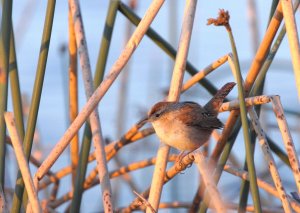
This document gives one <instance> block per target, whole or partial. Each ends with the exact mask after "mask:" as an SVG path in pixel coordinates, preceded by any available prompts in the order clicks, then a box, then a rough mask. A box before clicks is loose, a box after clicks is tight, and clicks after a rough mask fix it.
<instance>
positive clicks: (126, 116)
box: [6, 0, 299, 212]
mask: <svg viewBox="0 0 300 213" xmlns="http://www.w3.org/2000/svg"><path fill="white" fill-rule="evenodd" d="M123 2H124V3H126V4H128V5H130V4H131V5H132V6H134V7H133V8H132V9H133V10H134V11H135V12H136V13H137V14H138V15H139V16H140V17H142V16H143V14H144V13H145V11H146V10H147V8H148V6H149V5H150V3H151V1H150V0H136V1H130V0H124V1H123ZM271 3H272V1H271V0H269V1H255V0H248V1H233V0H228V1H220V0H216V1H198V4H197V9H196V18H195V21H194V29H193V33H192V40H191V43H190V50H189V55H188V60H189V61H190V62H191V63H192V64H193V65H194V66H195V67H196V68H197V69H198V70H200V69H202V68H204V67H206V66H207V65H209V64H210V63H212V62H213V61H215V60H216V59H218V58H220V57H221V56H223V55H225V54H227V53H229V52H231V47H230V42H229V38H228V35H227V32H226V30H225V28H224V27H215V26H207V25H206V23H207V19H208V18H211V17H213V18H215V17H217V14H218V12H219V9H221V8H223V9H225V10H228V11H229V13H230V24H231V27H232V31H233V34H234V37H235V41H236V46H237V50H238V54H239V59H240V62H241V68H242V71H243V77H245V76H246V73H247V71H248V69H249V67H250V64H251V62H252V59H253V56H254V54H255V52H256V49H257V47H258V45H259V43H260V41H261V39H262V38H263V35H264V33H265V30H266V27H267V24H268V20H269V11H270V7H271ZM46 6H47V1H35V0H24V1H15V2H14V4H13V27H14V31H15V41H16V50H17V61H18V67H19V78H20V84H21V91H22V94H23V97H24V101H25V102H27V104H28V105H27V108H26V107H25V112H26V110H28V107H29V104H30V100H31V94H32V90H33V85H34V80H35V73H36V67H37V62H38V56H39V51H40V44H41V38H42V32H43V25H44V18H45V12H46ZM80 6H81V12H82V17H83V22H84V28H85V35H86V37H87V44H88V50H89V57H90V62H91V67H92V71H93V72H94V70H95V67H96V60H97V57H98V53H99V47H100V41H101V38H102V33H103V29H104V23H105V18H106V14H107V9H108V6H109V0H101V1H80ZM184 6H185V1H179V0H175V1H174V0H169V1H165V4H164V5H163V7H162V8H161V10H160V12H159V13H158V15H157V17H156V18H155V20H154V22H153V23H152V25H151V27H152V28H153V29H154V30H155V31H156V32H158V33H159V35H161V36H162V37H163V38H164V39H166V40H167V41H169V42H170V43H171V44H172V46H173V47H174V48H177V46H178V40H179V36H180V31H181V24H182V17H183V10H184ZM296 18H297V22H298V23H299V13H298V14H297V13H296ZM134 29H135V26H133V25H132V24H131V23H129V21H128V20H127V19H126V18H125V17H124V16H123V15H122V14H121V13H120V12H118V14H117V19H116V22H115V28H114V31H113V36H112V42H111V47H110V51H109V56H108V61H107V66H106V71H109V69H110V68H111V66H112V64H113V63H114V62H115V61H116V59H117V58H118V56H119V55H120V52H121V51H122V49H123V47H124V45H125V44H126V41H127V39H128V35H130V34H131V33H132V32H133V30H134ZM68 64H69V56H68V3H67V1H57V2H56V8H55V15H54V22H53V29H52V36H51V43H50V51H49V56H48V61H47V68H46V74H45V80H44V84H43V92H42V98H41V103H40V109H39V114H38V123H37V134H36V137H35V141H36V143H35V145H34V148H33V149H34V155H35V156H36V157H37V158H38V159H40V160H42V159H44V158H45V157H46V156H47V154H48V153H49V152H50V150H51V149H52V148H53V147H54V145H55V144H56V142H57V141H58V140H59V139H60V137H61V136H62V135H63V134H64V132H65V130H66V129H67V127H68V125H69V121H68V120H69V119H68V116H69V115H68ZM173 66H174V61H173V60H172V59H171V58H169V57H168V56H167V55H166V54H165V53H164V52H163V51H162V50H161V49H160V48H159V47H158V46H157V45H156V44H154V43H153V42H152V41H151V40H150V39H149V38H147V36H145V37H144V38H143V40H142V42H141V44H140V45H139V46H138V48H137V50H136V51H135V53H134V55H133V56H132V57H131V59H130V61H129V63H128V65H127V67H126V68H125V69H124V71H123V72H122V74H121V75H120V76H119V77H118V79H117V80H116V82H115V83H114V84H113V86H112V87H111V88H110V89H109V91H108V93H107V94H106V95H105V97H104V98H103V99H102V101H101V102H100V104H99V108H98V110H99V113H100V118H101V124H102V130H103V131H102V132H103V135H104V137H105V138H106V139H108V140H111V141H115V140H117V139H118V138H120V136H122V134H124V133H125V132H126V131H127V130H128V129H129V128H130V127H131V126H132V125H133V124H135V123H136V122H137V121H138V120H139V119H140V118H142V117H143V116H144V115H145V114H146V112H147V111H148V110H149V108H150V107H151V106H152V105H153V104H155V103H156V102H158V101H160V100H162V99H163V98H164V97H165V95H166V94H167V91H168V87H169V85H170V79H171V76H172V70H173ZM78 73H79V75H78V76H79V79H78V83H79V111H80V109H81V108H82V106H83V105H84V104H85V102H86V97H85V93H84V86H83V83H82V75H81V69H80V65H79V70H78ZM189 77H190V75H189V74H188V73H186V74H185V80H187V79H188V78H189ZM207 78H208V79H209V80H210V81H211V82H212V83H213V84H214V85H215V86H216V87H217V88H220V87H221V86H222V85H223V84H224V83H226V82H229V81H234V78H233V76H232V73H231V71H230V68H229V66H228V64H225V65H223V66H222V67H221V68H219V69H217V70H216V71H214V72H213V73H212V74H210V75H209V76H208V77H207ZM264 94H267V95H275V94H278V95H280V96H281V100H282V104H283V106H284V108H285V109H287V110H292V111H295V112H297V115H296V116H295V115H291V116H289V115H287V120H288V122H289V127H290V128H291V130H293V131H292V136H293V139H294V142H295V144H296V145H297V144H298V141H299V125H298V124H299V110H298V109H299V102H298V99H297V91H296V86H295V80H294V74H293V69H292V63H291V60H290V52H289V45H288V42H287V40H286V39H284V41H283V43H282V45H281V47H280V50H279V51H278V53H277V55H276V57H275V60H274V62H273V64H272V66H271V68H270V70H269V72H268V74H267V79H266V85H265V90H264ZM9 97H11V95H9ZM236 97H237V89H234V90H233V92H231V93H230V95H229V98H230V99H235V98H236ZM210 98H211V95H210V94H209V93H208V92H207V91H205V89H203V88H202V87H201V86H199V85H196V86H194V87H193V88H192V89H190V90H189V91H188V92H186V93H184V94H183V95H182V96H181V100H189V101H195V102H198V103H200V104H205V103H206V102H207V101H208V100H209V99H210ZM270 106H271V105H267V107H264V108H263V109H264V111H263V113H262V122H263V124H264V128H265V131H267V132H268V134H269V135H270V136H271V137H272V138H273V139H274V140H275V141H276V143H277V144H278V145H279V146H281V147H283V142H282V139H281V135H280V133H278V127H277V123H276V119H275V117H274V113H273V112H272V111H271V110H270V109H271V107H270ZM8 110H9V111H12V103H11V99H9V105H8ZM227 116H228V113H222V114H221V115H220V118H221V120H223V121H225V119H226V118H227ZM81 138H82V130H81V131H80V136H79V141H81ZM158 145H159V140H158V138H157V137H156V136H155V135H152V136H150V137H147V138H146V139H144V140H141V141H139V142H137V143H134V144H132V145H130V146H126V147H124V148H123V149H122V150H120V152H119V153H118V155H117V156H118V159H119V162H116V161H115V160H112V161H111V162H110V163H109V170H113V169H115V168H118V167H119V166H120V164H121V165H127V164H129V163H132V162H135V161H138V160H142V159H145V158H149V157H153V156H155V155H156V151H157V148H158ZM214 145H215V141H213V140H212V144H211V147H214ZM257 146H259V145H257ZM296 148H298V150H299V147H297V146H296ZM92 149H93V148H92ZM210 149H211V148H210ZM68 152H69V151H65V152H64V155H63V156H62V157H61V158H59V160H58V161H57V162H56V163H55V164H54V166H53V169H52V170H53V171H57V170H59V169H61V168H63V167H65V166H67V165H69V164H70V159H69V158H70V157H69V154H68ZM174 152H175V151H174ZM233 153H234V155H235V157H236V159H237V160H238V162H239V163H240V166H241V167H243V163H244V159H245V148H244V142H243V137H242V134H240V135H239V137H238V139H237V142H236V143H235V145H234V148H233ZM255 156H256V157H255V163H256V165H257V166H256V169H257V173H258V176H260V177H263V178H264V180H266V181H268V182H270V183H271V180H270V176H269V174H266V173H268V172H267V171H268V169H267V165H266V164H265V163H264V159H263V155H262V153H261V149H260V147H257V148H256V153H255ZM275 160H276V161H278V159H277V158H276V159H275ZM278 162H279V161H278ZM6 163H7V168H8V172H6V188H7V189H13V188H14V184H15V180H16V174H17V167H16V161H15V156H14V152H13V150H12V149H11V148H9V149H8V153H7V160H6ZM281 164H282V163H281V162H280V163H279V165H278V167H279V168H280V171H281V172H282V174H283V173H284V174H285V175H284V176H283V177H282V178H284V180H283V181H284V184H285V186H286V187H287V191H288V192H291V191H295V189H294V188H295V185H294V180H293V178H292V173H291V171H290V170H289V169H287V168H286V167H285V166H280V165H281ZM94 167H95V163H90V164H89V166H88V172H87V174H88V173H89V171H90V170H91V169H93V168H94ZM31 169H32V172H35V171H36V170H35V167H34V166H32V167H31ZM152 172H153V167H148V168H146V169H142V170H140V171H136V172H132V173H130V178H131V181H132V183H134V188H135V189H134V190H135V191H137V192H142V191H143V190H145V189H146V188H147V187H148V186H149V185H150V183H151V178H152ZM263 175H264V176H263ZM62 181H63V182H62V183H63V184H61V186H60V189H59V194H58V197H60V195H63V194H65V193H66V192H68V191H70V189H71V185H70V183H71V177H70V176H67V177H65V178H64V179H63V180H62ZM198 182H199V174H198V171H197V169H196V167H195V166H192V167H191V168H189V169H187V170H186V171H185V172H184V174H181V175H178V176H177V177H176V178H175V179H174V181H171V182H170V183H168V184H167V185H166V186H165V187H164V191H163V194H162V199H161V200H162V201H174V200H179V201H186V202H190V201H191V200H192V199H193V196H194V194H195V191H196V189H197V187H198ZM64 183H65V184H64ZM239 185H240V179H238V178H236V177H233V176H231V175H228V174H226V173H224V175H222V178H221V181H220V183H219V189H220V191H221V192H222V196H223V198H224V199H225V200H230V201H236V202H238V200H239ZM112 186H113V190H114V195H115V196H116V199H115V200H116V206H118V207H120V206H126V205H128V204H129V203H130V202H131V201H132V200H133V199H134V198H135V196H136V195H134V194H133V192H132V190H133V188H132V186H130V185H129V184H128V182H127V181H125V180H124V179H123V178H120V177H119V178H116V179H113V181H112ZM43 193H47V192H40V196H41V197H43V196H44V194H43ZM261 193H262V200H263V202H267V203H268V202H271V199H274V198H273V197H272V198H270V197H268V195H267V194H266V193H263V192H261ZM100 199H101V190H100V187H99V186H96V187H93V188H92V189H90V190H88V191H86V192H85V193H84V195H83V201H82V205H81V210H82V212H96V211H99V210H101V209H102V207H101V205H102V204H101V202H100ZM274 203H275V204H278V205H279V202H278V200H277V201H276V200H274ZM67 206H68V205H67V204H64V205H62V206H61V207H59V208H58V209H57V210H58V211H64V210H65V208H66V207H67ZM165 211H166V212H169V211H170V210H165Z"/></svg>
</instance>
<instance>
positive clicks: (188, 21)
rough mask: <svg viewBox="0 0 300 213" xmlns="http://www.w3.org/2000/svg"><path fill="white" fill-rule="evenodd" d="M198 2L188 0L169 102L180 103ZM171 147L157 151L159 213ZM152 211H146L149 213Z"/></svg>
mask: <svg viewBox="0 0 300 213" xmlns="http://www.w3.org/2000/svg"><path fill="white" fill-rule="evenodd" d="M196 5H197V0H187V1H186V5H185V9H184V15H183V23H182V28H181V35H180V40H179V47H178V51H177V55H176V60H175V66H174V69H173V75H172V80H171V85H170V90H169V95H168V101H178V100H179V96H180V92H181V89H182V81H183V76H184V72H185V66H186V60H187V55H188V50H189V45H190V39H191V34H192V30H193V23H194V16H195V11H196ZM169 150H170V147H169V146H168V145H166V144H163V143H162V142H161V143H160V146H159V149H158V151H157V163H156V165H155V168H154V172H153V177H152V182H151V189H150V194H149V199H148V201H149V203H150V205H151V206H152V207H153V208H154V209H155V210H156V211H157V209H158V206H159V202H160V197H161V193H162V187H163V183H164V177H165V170H166V165H167V159H168V154H169ZM151 211H152V210H151V209H150V208H147V209H146V212H147V213H150V212H151Z"/></svg>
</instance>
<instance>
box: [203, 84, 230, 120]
mask: <svg viewBox="0 0 300 213" xmlns="http://www.w3.org/2000/svg"><path fill="white" fill-rule="evenodd" d="M235 85H236V83H234V82H229V83H227V84H225V85H224V86H223V87H222V88H221V89H219V90H218V91H217V93H216V94H215V96H214V97H213V98H212V99H211V100H210V101H209V102H208V103H207V104H206V105H205V106H204V108H205V109H206V110H207V111H208V112H209V113H210V114H212V115H217V114H218V112H219V109H220V107H221V105H222V103H223V100H224V99H225V98H226V96H227V95H228V94H229V92H230V91H231V90H232V88H233V87H234V86H235Z"/></svg>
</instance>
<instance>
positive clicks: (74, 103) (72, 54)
mask: <svg viewBox="0 0 300 213" xmlns="http://www.w3.org/2000/svg"><path fill="white" fill-rule="evenodd" d="M68 16H69V17H68V22H69V23H68V24H69V118H70V123H72V122H73V121H74V119H75V118H76V116H77V114H78V79H77V47H76V38H75V32H74V24H73V19H72V14H71V11H70V8H69V12H68ZM70 155H71V166H72V183H73V186H74V183H75V176H76V167H77V165H78V157H79V156H78V133H77V134H76V135H74V137H73V138H72V140H71V145H70Z"/></svg>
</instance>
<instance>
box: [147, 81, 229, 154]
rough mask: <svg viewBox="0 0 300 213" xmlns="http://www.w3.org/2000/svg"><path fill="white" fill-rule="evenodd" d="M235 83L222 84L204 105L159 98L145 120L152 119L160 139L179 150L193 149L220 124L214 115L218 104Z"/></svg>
mask: <svg viewBox="0 0 300 213" xmlns="http://www.w3.org/2000/svg"><path fill="white" fill-rule="evenodd" d="M234 86H235V83H233V82H230V83H227V84H225V85H224V86H223V87H222V88H221V89H220V90H218V92H217V93H216V94H215V96H214V97H213V98H212V99H211V100H210V101H209V102H208V103H207V104H206V105H205V106H203V107H202V106H201V105H199V104H197V103H195V102H190V101H187V102H167V101H166V102H159V103H157V104H155V105H154V106H153V107H152V108H151V109H150V111H149V113H148V118H147V119H145V120H144V122H147V121H149V122H151V123H152V126H153V128H154V130H155V132H156V134H157V136H158V137H159V138H160V140H161V141H162V142H164V143H166V144H168V145H169V146H171V147H174V148H176V149H178V150H180V151H189V152H191V151H194V150H195V149H197V148H199V147H200V146H202V145H203V144H204V143H206V142H207V141H208V139H209V138H210V135H211V133H212V131H213V130H214V129H220V128H222V127H223V124H222V122H221V121H220V120H219V119H218V118H217V116H218V113H219V108H220V107H221V105H222V103H223V100H224V99H225V97H226V96H227V95H228V93H229V92H230V91H231V90H232V88H233V87H234Z"/></svg>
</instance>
